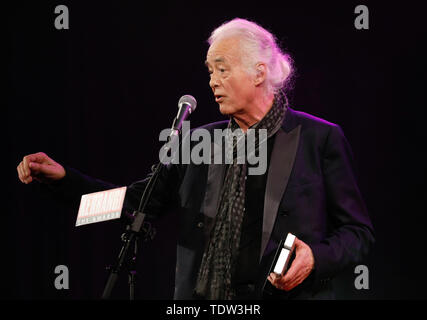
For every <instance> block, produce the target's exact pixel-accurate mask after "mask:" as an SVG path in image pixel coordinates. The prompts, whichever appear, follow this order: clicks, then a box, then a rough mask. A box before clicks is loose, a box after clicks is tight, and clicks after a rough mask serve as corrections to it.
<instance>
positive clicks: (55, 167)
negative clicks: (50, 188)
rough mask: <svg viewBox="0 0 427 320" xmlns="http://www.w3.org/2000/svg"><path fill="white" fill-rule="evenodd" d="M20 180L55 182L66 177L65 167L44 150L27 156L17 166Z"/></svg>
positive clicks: (24, 181)
mask: <svg viewBox="0 0 427 320" xmlns="http://www.w3.org/2000/svg"><path fill="white" fill-rule="evenodd" d="M16 170H17V171H18V176H19V180H21V182H22V183H25V184H28V183H30V182H32V181H33V180H37V181H40V182H46V183H49V182H53V181H56V180H60V179H62V178H63V177H65V169H64V167H63V166H61V165H60V164H59V163H57V162H56V161H54V160H52V159H51V158H49V157H48V156H47V154H45V153H43V152H38V153H33V154H29V155H27V156H25V157H24V158H23V159H22V161H21V162H20V163H19V165H18V167H17V168H16Z"/></svg>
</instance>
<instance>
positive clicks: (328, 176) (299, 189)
mask: <svg viewBox="0 0 427 320" xmlns="http://www.w3.org/2000/svg"><path fill="white" fill-rule="evenodd" d="M227 122H228V121H222V122H217V123H213V124H209V125H207V126H204V128H205V129H207V130H209V131H213V130H214V129H224V128H225V127H226V126H227ZM212 143H213V142H212ZM212 147H213V149H212V150H215V148H214V146H213V145H212ZM224 168H225V166H223V165H215V164H211V165H207V164H201V165H195V164H188V165H172V166H169V167H168V168H167V170H163V172H162V175H161V176H160V178H159V181H158V184H157V186H156V189H155V191H154V193H153V198H152V200H151V202H150V203H149V206H148V209H147V213H148V214H150V215H152V216H156V215H159V214H162V213H165V212H168V211H170V210H179V214H180V235H179V239H178V247H177V265H176V276H175V299H192V295H193V289H194V287H195V281H196V278H197V273H198V268H199V266H200V262H201V258H202V254H203V250H204V246H205V244H206V241H207V238H208V236H209V231H210V229H211V227H212V224H213V221H214V217H215V215H216V209H217V205H218V199H219V191H220V188H221V177H222V176H223V172H224V171H223V170H224ZM267 174H268V176H267V185H266V193H265V203H264V217H263V226H262V243H261V254H260V257H259V259H260V265H259V277H258V283H257V284H256V290H257V292H258V293H260V294H261V288H262V286H263V284H264V282H265V279H266V277H267V275H268V269H269V267H270V264H271V261H272V259H273V256H274V253H275V251H276V249H277V246H278V244H279V241H280V239H281V238H283V237H285V236H286V235H287V233H288V232H292V233H293V234H295V235H296V236H297V237H298V238H299V239H300V240H302V241H304V242H305V243H307V244H308V245H309V246H310V247H311V249H312V251H313V255H314V259H315V269H314V271H313V272H312V274H311V275H310V277H309V278H307V279H306V280H305V281H304V282H303V283H302V284H300V285H299V286H297V287H296V288H295V289H293V290H291V291H290V292H285V291H281V290H273V296H272V297H273V298H285V299H286V298H291V299H312V298H332V297H333V293H332V291H331V285H330V279H331V278H332V277H334V276H335V275H336V274H337V273H338V272H340V271H341V270H342V269H344V268H346V267H348V266H351V265H355V264H357V263H359V262H360V261H362V259H363V258H364V256H365V255H366V254H367V253H368V251H369V249H370V246H371V244H372V243H373V242H374V236H373V227H372V224H371V221H370V219H369V216H368V212H367V210H366V207H365V204H364V201H363V199H362V197H361V194H360V192H359V189H358V186H357V183H356V178H355V176H354V170H353V167H352V153H351V149H350V147H349V144H348V142H347V140H346V139H345V137H344V135H343V133H342V131H341V129H340V127H339V126H338V125H335V124H332V123H329V122H327V121H324V120H322V119H319V118H316V117H313V116H311V115H309V114H306V113H303V112H298V111H295V110H293V109H291V108H288V110H287V113H286V116H285V119H284V122H283V124H282V127H281V129H280V130H279V131H278V132H277V134H276V138H275V141H274V146H273V150H272V154H271V158H270V165H269V169H268V173H267ZM147 180H148V179H144V180H141V181H138V182H135V183H133V184H131V185H130V186H129V187H128V191H127V194H126V199H125V207H126V208H127V209H128V210H134V209H135V208H137V207H138V204H139V200H140V197H141V195H142V192H143V190H144V188H145V185H146V183H147ZM112 187H115V186H114V185H112V184H108V183H105V182H103V181H100V180H95V179H93V178H90V177H87V176H84V175H82V174H81V173H79V172H77V171H76V170H73V169H71V168H67V175H66V178H64V179H63V181H61V182H60V183H58V184H56V185H55V186H54V187H53V189H54V190H56V191H57V192H60V193H61V194H66V195H67V196H73V195H74V197H79V196H80V195H81V194H84V193H89V192H94V191H98V190H102V189H106V188H112ZM248 267H253V266H248Z"/></svg>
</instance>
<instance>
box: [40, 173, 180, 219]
mask: <svg viewBox="0 0 427 320" xmlns="http://www.w3.org/2000/svg"><path fill="white" fill-rule="evenodd" d="M65 171H66V175H65V177H64V178H63V179H61V180H59V181H57V182H54V183H51V184H47V185H45V186H43V187H44V188H47V189H49V191H50V192H51V194H53V196H54V197H56V198H58V199H59V200H61V202H63V203H65V204H66V205H68V206H74V207H78V205H79V203H80V199H81V196H82V195H83V194H87V193H92V192H98V191H102V190H108V189H113V188H118V187H119V186H118V185H115V184H113V183H110V182H106V181H103V180H100V179H96V178H93V177H90V176H88V175H86V174H83V173H81V172H80V171H78V170H76V169H74V168H71V167H68V166H66V167H65ZM152 174H153V172H151V173H149V174H148V175H147V177H146V178H145V179H142V180H140V181H136V182H134V183H132V184H131V185H129V186H128V188H127V191H126V196H125V201H124V204H123V207H124V211H126V212H128V213H132V212H133V211H134V210H136V209H138V206H139V202H140V199H141V196H142V194H143V192H144V190H145V186H146V185H147V183H148V181H149V179H150V177H151V176H152ZM178 187H179V170H178V168H177V166H168V167H164V168H163V170H162V171H161V174H160V175H159V177H158V179H157V183H156V185H155V188H154V190H153V193H152V196H151V199H150V201H149V203H148V204H147V208H146V212H145V213H147V214H148V215H149V216H151V217H154V216H158V215H160V214H162V213H163V212H165V211H167V210H169V209H170V208H172V207H174V206H176V205H177V203H178V201H179V200H178V192H177V190H178Z"/></svg>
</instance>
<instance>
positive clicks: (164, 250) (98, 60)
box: [0, 1, 427, 299]
mask: <svg viewBox="0 0 427 320" xmlns="http://www.w3.org/2000/svg"><path fill="white" fill-rule="evenodd" d="M61 4H64V5H67V6H68V9H69V15H70V16H69V17H70V18H69V23H70V25H69V27H70V28H69V30H56V29H55V27H54V20H55V17H56V15H55V14H54V9H55V7H56V6H57V5H61ZM358 4H365V5H367V6H368V8H369V14H370V16H369V17H370V20H369V30H356V29H355V27H354V19H355V17H356V15H355V13H354V8H355V7H356V5H358ZM4 13H5V14H7V16H8V24H7V29H6V31H7V37H6V38H5V39H4V40H3V43H6V49H4V48H3V50H4V52H6V53H7V56H6V61H7V69H6V70H7V73H6V74H7V78H8V79H7V83H6V90H5V91H6V110H7V113H6V121H5V122H6V123H5V124H4V126H5V127H6V128H7V133H6V143H5V145H6V148H7V151H6V153H3V155H4V154H6V155H7V156H6V161H7V163H6V166H4V167H3V168H4V170H3V176H4V177H5V180H6V181H5V183H4V184H3V186H4V187H5V189H4V191H3V195H4V196H5V197H6V199H4V201H5V202H6V207H5V209H3V210H2V215H1V216H2V219H1V222H2V223H1V225H2V229H1V255H2V260H1V269H2V270H1V273H0V274H1V276H2V278H1V279H0V283H1V290H0V296H1V297H2V298H5V299H97V298H99V297H100V295H101V293H102V290H103V286H104V284H105V281H106V277H107V275H108V273H107V272H106V271H105V267H106V266H107V265H108V264H110V263H112V262H114V261H115V258H116V256H117V254H118V250H119V248H120V241H119V238H120V234H121V233H122V231H123V225H121V224H120V223H119V222H117V221H110V222H105V223H99V224H96V225H88V226H82V227H79V228H76V227H74V223H75V219H76V214H77V207H72V208H68V207H65V206H64V205H63V204H62V203H60V202H59V201H56V200H55V199H53V198H52V197H51V196H50V195H49V194H47V193H45V192H43V190H42V188H41V187H40V185H39V184H38V183H32V184H30V185H23V184H21V183H20V182H19V180H18V177H17V173H16V166H17V165H18V163H19V162H20V161H21V159H22V157H23V156H24V155H26V154H29V153H34V152H38V151H44V152H45V153H47V154H48V155H49V156H51V157H52V158H53V159H55V160H57V161H58V162H60V163H62V164H67V165H69V166H72V167H75V168H78V169H79V170H80V171H82V172H84V173H86V174H88V175H91V176H94V177H97V178H100V179H103V180H106V181H111V182H114V183H116V184H119V185H128V184H130V183H131V182H133V181H135V180H138V179H141V178H143V177H144V176H145V175H146V174H147V173H148V172H149V168H150V166H151V164H153V163H155V162H157V161H158V148H159V147H160V143H159V141H158V135H159V133H160V131H161V130H162V129H164V128H167V127H169V126H170V125H171V122H172V119H173V117H174V116H175V115H176V112H177V101H178V99H179V98H180V97H181V96H182V95H183V94H191V95H193V96H195V97H196V99H197V101H198V109H197V111H196V112H195V113H194V115H192V117H191V125H192V127H196V126H199V125H202V124H205V123H208V122H213V121H217V120H222V119H223V117H222V116H221V115H220V113H219V111H218V107H217V105H216V103H215V102H214V99H213V96H212V93H211V90H210V88H209V86H208V79H209V76H208V73H207V70H206V68H205V66H204V60H205V55H206V51H207V48H208V45H207V42H206V39H207V38H208V36H209V34H210V32H211V31H212V30H213V29H214V28H215V27H217V26H218V25H219V24H221V23H223V22H224V21H227V20H230V19H232V18H234V17H241V18H247V19H250V20H254V21H256V22H258V23H260V24H261V25H263V26H264V27H266V28H267V29H269V30H271V31H272V32H273V33H275V34H276V36H277V37H278V39H280V42H281V44H282V47H283V48H284V49H285V50H287V51H288V52H289V53H290V54H291V55H292V57H293V59H294V61H295V66H296V77H295V79H294V82H293V87H294V88H293V90H292V91H291V92H290V93H289V98H290V103H291V106H292V107H293V108H294V109H296V110H301V111H305V112H308V113H311V114H313V115H315V116H318V117H322V118H325V119H327V120H329V121H331V122H335V123H338V124H340V125H341V126H342V128H343V130H344V132H345V134H346V136H347V138H348V140H349V142H350V144H351V146H352V148H353V152H354V157H355V165H356V172H357V175H358V179H359V184H360V188H361V192H362V194H363V196H364V198H365V200H366V203H367V206H368V209H369V212H370V215H371V218H372V220H373V223H374V227H375V230H376V239H377V242H376V245H375V247H374V249H373V251H372V253H371V255H370V256H369V257H368V259H367V260H366V262H365V264H366V265H367V266H368V268H369V272H370V273H369V280H370V282H369V289H368V290H356V289H355V287H354V279H355V277H356V275H355V274H354V270H353V269H349V270H346V271H345V272H344V273H343V274H342V275H340V276H339V277H338V278H337V279H336V280H335V285H336V287H337V291H338V297H339V298H341V299H407V298H421V297H423V298H425V297H426V294H425V284H426V281H425V275H424V274H425V272H424V268H425V264H424V262H425V255H426V254H425V252H426V250H425V249H426V245H425V231H424V230H425V224H424V222H425V214H426V207H425V198H426V196H427V194H426V188H425V181H426V180H425V151H424V149H425V142H423V141H424V139H423V133H424V126H423V123H424V119H423V116H422V111H423V109H424V107H425V83H426V74H425V66H426V63H425V57H426V50H425V47H424V42H425V39H426V37H425V36H426V33H425V28H422V27H423V22H422V21H423V14H422V11H421V10H420V8H417V7H415V6H414V5H413V4H411V3H409V2H404V3H402V4H400V5H395V4H392V3H390V2H386V3H384V4H378V2H376V4H374V3H371V2H368V1H364V2H352V1H342V3H333V2H327V1H326V2H325V1H313V3H310V2H306V1H305V2H302V1H277V2H269V1H256V2H250V1H240V2H234V1H228V2H221V1H214V2H204V1H200V2H195V3H184V2H181V1H179V2H164V1H150V2H142V1H138V2H137V1H135V2H122V1H32V2H28V3H25V2H19V3H18V4H16V5H13V6H12V5H11V6H9V7H8V8H7V9H6V10H4ZM3 119H4V118H3ZM3 208H4V206H3ZM177 221H178V220H177V217H176V216H174V215H173V214H172V215H169V216H167V217H164V218H162V219H161V220H160V221H159V222H158V223H157V224H156V227H157V235H156V237H155V239H154V240H153V241H152V242H147V243H144V244H143V245H142V247H141V251H140V255H139V261H138V264H139V269H138V271H139V275H138V284H137V285H138V289H137V298H139V299H170V298H172V296H173V283H174V269H175V244H176V243H175V241H176V235H177V230H176V225H177ZM57 265H66V266H68V268H69V272H70V289H69V290H56V289H55V287H54V279H55V277H56V274H55V273H54V269H55V267H56V266H57ZM114 296H115V297H116V298H119V299H126V298H127V277H126V274H123V275H122V277H121V278H120V281H119V284H118V287H117V290H116V291H115V294H114Z"/></svg>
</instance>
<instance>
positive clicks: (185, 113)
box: [159, 94, 197, 164]
mask: <svg viewBox="0 0 427 320" xmlns="http://www.w3.org/2000/svg"><path fill="white" fill-rule="evenodd" d="M196 106H197V101H196V99H194V97H193V96H190V95H189V94H186V95H184V96H182V97H181V98H180V99H179V101H178V113H177V115H176V117H175V119H174V120H173V123H172V127H171V130H170V134H169V136H168V139H167V142H166V143H165V145H164V146H163V148H162V150H161V151H160V154H159V158H160V162H161V163H163V164H164V163H166V162H168V161H170V160H168V161H165V159H166V158H168V152H169V151H170V150H171V149H172V146H174V145H175V144H176V143H178V142H179V137H178V136H179V133H180V132H181V129H182V123H183V122H184V121H185V120H186V119H187V118H188V117H189V116H190V114H191V113H192V112H193V111H194V110H196ZM174 158H175V154H172V159H174Z"/></svg>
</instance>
